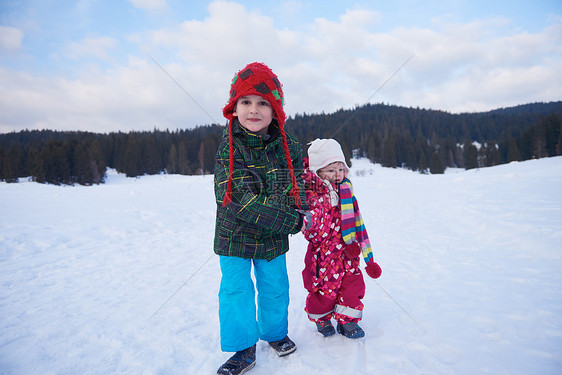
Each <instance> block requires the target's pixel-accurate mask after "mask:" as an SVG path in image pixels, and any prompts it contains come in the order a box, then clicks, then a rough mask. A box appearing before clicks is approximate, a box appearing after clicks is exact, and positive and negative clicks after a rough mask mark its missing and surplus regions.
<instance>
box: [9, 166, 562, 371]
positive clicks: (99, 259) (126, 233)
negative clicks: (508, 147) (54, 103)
mask: <svg viewBox="0 0 562 375" xmlns="http://www.w3.org/2000/svg"><path fill="white" fill-rule="evenodd" d="M351 179H352V181H353V182H354V186H355V193H356V195H357V197H358V199H359V204H360V206H361V210H362V212H363V215H364V219H365V222H366V225H367V230H368V231H369V234H370V237H371V240H372V242H373V245H374V251H375V258H376V260H377V261H378V262H379V264H380V265H381V266H382V268H383V275H382V277H381V278H380V279H378V280H377V281H376V282H375V281H374V280H371V279H367V280H366V282H367V295H366V297H365V299H364V302H365V311H364V318H363V321H362V322H361V326H362V327H363V328H364V329H365V331H366V337H365V338H364V339H359V340H355V341H353V340H349V339H346V338H344V337H342V336H340V335H337V336H334V337H331V338H324V337H321V336H320V335H319V334H318V333H316V331H315V327H314V324H312V323H311V322H309V321H308V319H307V318H306V315H305V313H304V311H303V308H304V299H305V295H306V294H305V290H304V288H303V287H302V280H301V275H300V273H301V270H302V266H303V255H304V252H305V248H306V241H305V240H304V239H303V237H302V235H295V236H293V237H292V238H291V244H292V248H291V251H290V252H289V253H288V258H287V259H288V267H289V276H290V280H291V305H290V314H289V335H290V337H291V338H292V339H293V340H294V341H295V342H296V343H297V345H298V350H297V352H296V353H294V354H293V355H291V356H288V357H287V358H278V357H277V356H276V355H275V354H274V353H273V352H272V351H271V349H270V348H269V347H268V346H267V344H266V343H264V342H260V343H259V344H258V353H257V355H258V360H257V364H256V367H255V368H254V369H253V370H252V371H251V372H249V374H254V375H259V374H268V375H274V374H343V373H353V374H382V375H386V374H455V375H458V374H461V375H462V374H466V375H474V374H494V375H498V374H510V375H513V374H522V375H523V374H524V375H530V374H560V373H562V288H561V286H562V157H556V158H549V159H540V160H533V161H527V162H522V163H512V164H508V165H502V166H497V167H492V168H487V169H481V170H470V171H464V170H460V171H449V172H448V173H446V174H445V175H430V176H428V175H420V174H417V173H414V172H411V171H405V170H398V169H385V168H381V167H380V166H375V165H372V164H369V163H368V162H367V161H365V160H355V161H354V163H353V167H352V175H351ZM0 205H1V207H2V215H1V217H0V228H1V229H0V282H1V286H2V289H1V292H0V315H1V317H2V318H1V319H0V373H1V374H18V375H21V374H34V375H35V374H69V375H70V374H72V375H75V374H104V375H105V374H214V373H215V371H216V369H217V368H218V367H219V365H220V364H221V363H222V362H223V361H224V360H226V359H227V358H228V357H229V355H230V354H229V353H222V352H221V351H220V349H219V348H220V346H219V327H218V298H217V293H218V286H219V280H220V270H219V266H218V259H217V257H216V256H214V255H213V252H212V239H213V231H214V216H215V203H214V195H213V181H212V176H205V177H187V176H175V175H159V176H146V177H142V178H138V179H131V178H126V177H124V176H122V175H117V174H115V173H112V174H111V175H110V176H109V177H108V179H107V183H106V184H104V185H99V186H93V187H83V186H74V187H68V186H67V187H57V186H50V185H40V184H37V183H32V182H22V183H18V184H5V183H0ZM176 292H177V293H176Z"/></svg>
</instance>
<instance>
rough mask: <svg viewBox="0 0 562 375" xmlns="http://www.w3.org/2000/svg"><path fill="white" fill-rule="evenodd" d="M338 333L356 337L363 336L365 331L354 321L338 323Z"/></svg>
mask: <svg viewBox="0 0 562 375" xmlns="http://www.w3.org/2000/svg"><path fill="white" fill-rule="evenodd" d="M338 333H341V334H342V335H344V336H345V337H347V338H350V339H358V338H360V337H363V336H365V331H363V329H361V327H359V325H358V324H357V323H355V322H349V323H345V324H340V323H338Z"/></svg>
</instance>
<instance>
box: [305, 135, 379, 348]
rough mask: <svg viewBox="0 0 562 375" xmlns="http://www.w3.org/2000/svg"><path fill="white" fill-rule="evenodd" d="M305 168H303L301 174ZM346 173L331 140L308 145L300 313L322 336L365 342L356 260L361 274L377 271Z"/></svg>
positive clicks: (375, 274)
mask: <svg viewBox="0 0 562 375" xmlns="http://www.w3.org/2000/svg"><path fill="white" fill-rule="evenodd" d="M307 162H308V168H307ZM348 172H349V168H348V166H347V164H346V162H345V157H344V155H343V152H342V149H341V147H340V145H339V143H338V142H337V141H335V140H334V139H316V140H315V141H313V142H311V143H310V148H309V149H308V160H306V159H305V171H304V174H303V179H304V181H305V186H306V197H307V203H308V205H309V206H310V212H309V214H307V215H306V217H305V225H306V227H305V230H304V231H303V233H304V235H305V238H306V239H307V240H308V241H309V245H308V250H307V252H306V256H305V268H304V270H303V272H302V276H303V281H304V286H305V288H306V289H307V290H308V292H309V294H308V297H307V299H306V306H305V311H306V312H307V313H308V318H309V319H310V320H312V321H313V322H315V323H316V327H317V330H318V332H320V333H322V334H323V335H324V336H331V335H333V334H335V333H336V330H335V329H334V326H333V325H332V323H331V318H334V319H335V320H336V321H337V331H338V333H340V334H342V335H344V336H346V337H348V338H359V337H363V336H365V332H364V331H363V329H361V327H359V325H358V324H357V322H359V321H360V320H361V317H362V311H363V303H362V302H361V299H362V298H363V296H364V295H365V282H364V280H363V275H362V274H361V270H360V269H359V254H361V253H362V255H363V259H364V260H365V263H366V264H367V267H366V269H365V270H366V271H367V274H368V275H369V276H370V277H372V278H374V279H376V278H378V277H380V275H381V273H382V270H381V268H380V266H379V265H378V264H377V263H375V261H374V260H373V252H372V250H371V245H370V242H369V237H368V235H367V231H366V230H365V226H364V225H363V220H362V218H361V214H360V212H359V206H358V204H357V200H356V199H355V196H354V195H353V191H352V187H351V182H350V181H349V180H348V179H347V178H346V175H347V173H348Z"/></svg>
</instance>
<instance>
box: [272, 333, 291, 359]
mask: <svg viewBox="0 0 562 375" xmlns="http://www.w3.org/2000/svg"><path fill="white" fill-rule="evenodd" d="M269 346H271V347H272V348H273V350H275V352H276V353H277V355H278V356H279V357H283V356H285V355H287V354H291V353H292V352H294V351H295V350H297V345H296V344H295V343H294V342H293V340H291V339H290V338H289V336H285V338H284V339H283V340H279V341H271V342H270V343H269Z"/></svg>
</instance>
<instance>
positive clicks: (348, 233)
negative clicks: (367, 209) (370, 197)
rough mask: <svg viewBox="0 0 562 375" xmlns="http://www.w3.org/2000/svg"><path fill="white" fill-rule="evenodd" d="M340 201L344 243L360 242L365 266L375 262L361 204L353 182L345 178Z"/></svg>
mask: <svg viewBox="0 0 562 375" xmlns="http://www.w3.org/2000/svg"><path fill="white" fill-rule="evenodd" d="M340 200H341V218H342V236H343V240H344V242H345V243H346V244H351V243H353V242H358V243H359V246H360V247H361V253H362V255H363V259H364V260H365V264H368V263H369V262H374V259H373V249H372V248H371V242H370V241H369V236H368V235H367V229H366V228H365V223H363V218H362V217H361V212H360V211H359V204H358V203H357V199H356V198H355V195H354V194H353V190H352V187H351V181H349V180H348V179H347V178H344V179H343V181H342V183H341V184H340Z"/></svg>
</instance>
